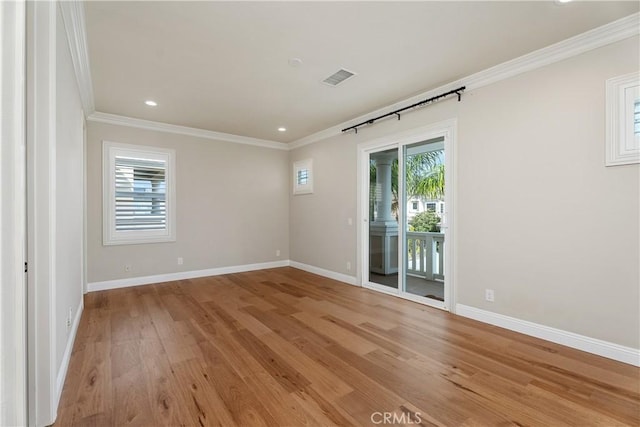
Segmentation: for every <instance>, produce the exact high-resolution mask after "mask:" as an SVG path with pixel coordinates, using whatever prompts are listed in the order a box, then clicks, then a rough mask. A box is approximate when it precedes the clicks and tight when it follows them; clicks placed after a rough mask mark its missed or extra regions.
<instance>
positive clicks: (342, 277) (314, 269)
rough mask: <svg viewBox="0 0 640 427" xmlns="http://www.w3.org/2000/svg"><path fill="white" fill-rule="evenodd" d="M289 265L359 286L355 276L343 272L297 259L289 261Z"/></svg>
mask: <svg viewBox="0 0 640 427" xmlns="http://www.w3.org/2000/svg"><path fill="white" fill-rule="evenodd" d="M289 265H290V266H291V267H293V268H297V269H299V270H304V271H308V272H309V273H313V274H317V275H318V276H324V277H328V278H329V279H333V280H337V281H339V282H344V283H348V284H349V285H354V286H358V285H357V284H356V278H355V277H353V276H348V275H346V274H342V273H336V272H335V271H331V270H325V269H324V268H320V267H316V266H313V265H308V264H303V263H301V262H297V261H289Z"/></svg>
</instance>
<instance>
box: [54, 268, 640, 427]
mask: <svg viewBox="0 0 640 427" xmlns="http://www.w3.org/2000/svg"><path fill="white" fill-rule="evenodd" d="M85 304H86V305H85V311H84V313H83V315H82V320H81V324H80V328H79V331H78V335H77V339H76V343H75V347H74V350H73V355H72V358H71V364H70V367H69V373H68V377H67V379H66V383H65V386H64V390H63V393H62V400H61V404H60V409H59V413H58V421H57V422H56V425H58V426H71V425H95V426H109V425H114V426H124V425H142V426H160V425H171V426H178V425H186V426H214V425H220V426H233V425H243V426H303V425H321V426H329V425H340V426H342V425H367V426H373V425H390V424H383V423H382V421H384V418H383V417H384V416H385V414H384V413H389V412H393V413H395V417H396V418H395V419H396V421H404V424H407V425H415V424H416V423H417V421H420V424H421V425H424V426H433V425H439V426H507V425H516V426H562V425H574V426H591V425H598V426H617V425H633V426H638V425H639V424H640V396H639V392H640V390H639V370H638V369H637V368H634V367H632V366H629V365H625V364H622V363H617V362H613V361H611V360H608V359H604V358H600V357H597V356H593V355H589V354H586V353H582V352H580V351H577V350H573V349H570V348H566V347H562V346H559V345H556V344H552V343H548V342H545V341H541V340H538V339H534V338H530V337H527V336H524V335H519V334H516V333H513V332H509V331H506V330H503V329H499V328H496V327H492V326H488V325H485V324H482V323H478V322H475V321H472V320H468V319H465V318H462V317H457V316H454V315H451V314H449V313H446V312H442V311H439V310H437V309H432V308H429V307H425V306H421V305H419V304H416V303H412V302H409V301H405V300H402V299H398V298H394V297H391V296H386V295H382V294H379V293H376V292H374V291H369V290H366V289H361V288H357V287H354V286H349V285H345V284H341V283H339V282H335V281H332V280H330V279H326V278H322V277H319V276H315V275H312V274H309V273H306V272H302V271H300V270H296V269H293V268H281V269H273V270H263V271H257V272H250V273H242V274H231V275H226V276H217V277H209V278H202V279H193V280H182V281H177V282H170V283H163V284H157V285H148V286H140V287H135V288H127V289H118V290H112V291H104V292H95V293H91V294H88V295H87V296H86V299H85ZM372 416H373V419H372ZM390 417H392V416H391V415H388V418H387V420H389V421H393V418H390ZM412 423H413V424H412ZM397 424H402V423H401V422H400V423H396V425H397Z"/></svg>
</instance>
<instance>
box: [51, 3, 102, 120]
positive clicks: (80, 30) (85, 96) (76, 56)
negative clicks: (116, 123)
mask: <svg viewBox="0 0 640 427" xmlns="http://www.w3.org/2000/svg"><path fill="white" fill-rule="evenodd" d="M58 6H59V7H60V12H61V14H62V21H63V23H64V28H65V31H66V33H67V41H68V43H69V50H70V51H71V62H72V63H73V69H74V71H75V74H76V81H77V83H78V91H79V92H80V100H81V102H82V108H83V109H84V113H85V115H87V116H89V115H90V114H93V112H94V111H95V102H94V98H93V83H92V82H91V68H90V67H89V46H88V44H87V31H86V25H85V20H84V3H83V2H81V1H63V2H58Z"/></svg>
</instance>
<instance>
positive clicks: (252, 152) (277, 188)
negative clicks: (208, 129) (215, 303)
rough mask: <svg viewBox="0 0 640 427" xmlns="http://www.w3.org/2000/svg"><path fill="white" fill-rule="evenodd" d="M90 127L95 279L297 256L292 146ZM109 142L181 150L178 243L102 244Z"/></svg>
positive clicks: (91, 278) (91, 267)
mask: <svg viewBox="0 0 640 427" xmlns="http://www.w3.org/2000/svg"><path fill="white" fill-rule="evenodd" d="M87 129H88V136H87V139H88V143H87V144H88V145H87V188H88V197H87V202H88V203H87V220H88V224H87V226H88V229H87V234H88V239H87V251H88V254H87V258H88V259H87V261H88V272H87V274H88V282H89V283H95V282H103V281H110V280H117V279H126V278H135V277H145V276H153V275H159V274H168V273H177V272H185V271H195V270H205V269H213V268H221V267H230V266H240V265H246V264H256V263H264V262H273V261H278V260H287V259H288V258H289V211H288V204H289V199H288V189H289V173H288V153H287V152H286V151H282V150H276V149H271V148H262V147H255V146H250V145H242V144H235V143H229V142H225V141H213V140H209V139H203V138H196V137H192V136H185V135H178V134H172V133H166V132H158V131H151V130H143V129H136V128H132V127H126V126H119V125H112V124H103V123H97V122H91V121H89V122H88V127H87ZM103 140H108V141H112V142H120V143H127V144H137V145H149V146H157V147H164V148H173V149H175V150H176V183H177V190H176V203H177V205H176V209H177V226H176V233H177V234H176V236H177V237H176V241H175V242H169V243H154V244H142V245H116V246H103V245H102V141H103ZM276 250H280V256H276ZM178 257H182V258H183V259H184V264H183V265H178V264H177V258H178ZM125 264H129V265H131V271H129V272H126V271H125V269H124V266H125Z"/></svg>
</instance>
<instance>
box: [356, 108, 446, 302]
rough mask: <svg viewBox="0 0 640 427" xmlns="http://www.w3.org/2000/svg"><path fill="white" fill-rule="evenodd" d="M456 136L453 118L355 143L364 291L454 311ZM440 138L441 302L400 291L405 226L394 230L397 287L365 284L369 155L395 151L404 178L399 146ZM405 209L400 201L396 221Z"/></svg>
mask: <svg viewBox="0 0 640 427" xmlns="http://www.w3.org/2000/svg"><path fill="white" fill-rule="evenodd" d="M456 137H457V121H456V120H455V119H451V120H446V121H442V122H437V123H434V124H430V125H427V126H423V127H419V128H415V129H410V130H407V131H404V132H400V133H396V134H392V135H388V136H384V137H380V138H375V139H372V140H370V141H366V142H363V143H361V144H358V187H357V194H358V200H357V224H358V227H357V239H358V245H357V252H358V253H357V256H358V263H357V264H358V269H357V280H358V281H357V283H358V284H359V285H360V286H362V287H365V288H369V289H374V290H376V291H380V292H383V293H386V294H390V295H394V296H398V297H401V298H404V299H408V300H412V301H416V302H419V303H422V304H425V305H429V306H432V307H436V308H440V309H443V310H447V311H451V312H454V310H455V302H456V292H455V286H454V284H455V274H454V272H455V269H454V265H455V250H454V248H455V223H456V221H455V214H454V212H455V211H454V208H455V200H456V180H455V165H456V152H455V140H456ZM436 138H444V147H445V183H446V185H447V187H446V191H445V214H444V221H443V222H444V227H443V228H444V234H445V240H444V241H445V245H444V250H445V254H444V255H445V264H444V277H445V283H444V292H445V301H444V302H441V301H437V300H431V299H429V298H424V297H419V296H416V295H412V294H410V293H408V292H404V289H403V283H404V274H405V270H406V265H407V264H406V234H405V230H404V228H405V224H404V223H402V221H401V223H400V224H399V227H398V229H399V230H398V231H399V232H398V246H399V247H398V278H399V282H398V288H397V289H393V288H389V287H385V286H383V285H379V286H377V285H375V284H372V283H371V282H370V281H369V155H370V154H372V153H376V152H379V151H384V150H389V149H393V148H395V149H397V150H398V174H399V176H400V177H402V176H404V164H403V163H404V162H403V161H402V160H403V147H404V146H406V145H410V144H415V143H418V142H424V141H428V140H431V139H436ZM398 181H399V188H398V194H399V195H401V198H402V199H404V198H405V196H404V181H405V180H404V179H399V180H398ZM405 209H406V206H405V204H404V200H400V201H399V203H398V210H399V218H400V219H401V220H402V219H403V218H406V213H405Z"/></svg>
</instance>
